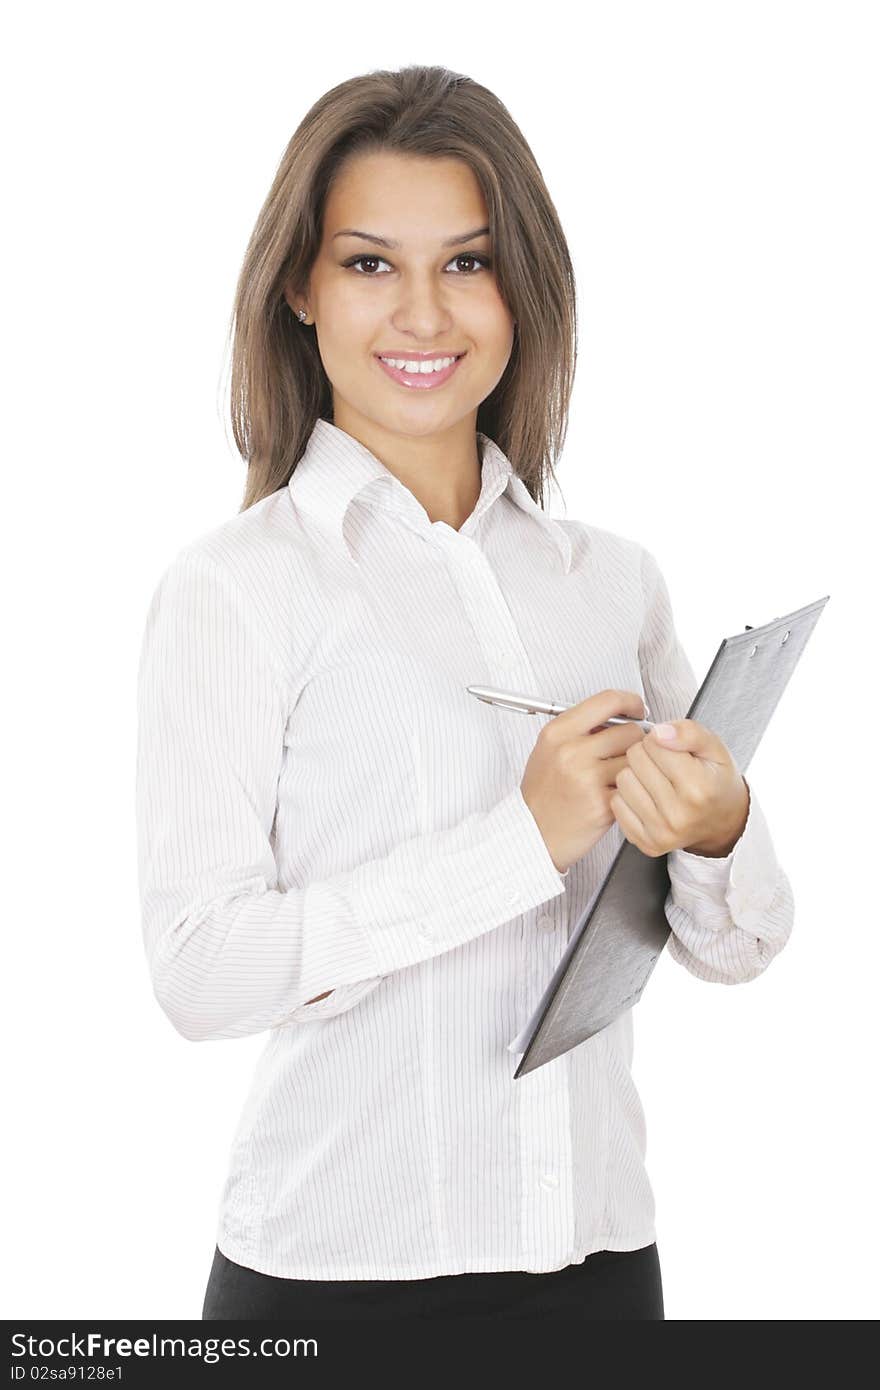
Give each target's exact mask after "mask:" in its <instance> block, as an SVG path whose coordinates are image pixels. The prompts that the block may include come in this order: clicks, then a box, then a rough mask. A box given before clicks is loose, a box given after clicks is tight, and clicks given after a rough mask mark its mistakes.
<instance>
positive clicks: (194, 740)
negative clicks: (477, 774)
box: [136, 550, 567, 1040]
mask: <svg viewBox="0 0 880 1390" xmlns="http://www.w3.org/2000/svg"><path fill="white" fill-rule="evenodd" d="M137 708H138V735H137V770H136V818H137V833H138V869H139V879H140V895H141V915H142V928H143V939H144V946H145V950H146V954H147V959H148V962H149V967H150V971H151V976H152V981H153V987H154V992H155V995H156V998H157V999H158V1001H159V1003H160V1004H161V1006H162V1008H163V1009H164V1010H165V1012H166V1013H167V1015H168V1016H169V1018H170V1019H171V1021H172V1022H173V1024H174V1026H175V1027H176V1028H177V1030H178V1031H179V1032H180V1033H181V1034H182V1035H183V1036H184V1037H187V1038H190V1039H192V1040H208V1039H221V1038H235V1037H241V1036H245V1035H247V1034H252V1033H258V1032H261V1031H263V1030H265V1029H268V1028H273V1027H277V1026H280V1025H282V1024H293V1023H308V1024H311V1023H313V1022H315V1021H318V1020H322V1019H328V1018H332V1017H333V1016H334V1015H336V1014H339V1013H341V1012H343V1011H345V1010H347V1009H350V1008H351V1007H353V1005H354V1004H356V1003H357V1002H358V1001H359V1000H361V999H362V998H363V997H364V996H365V995H366V994H368V993H369V992H370V991H372V990H373V989H375V988H376V987H377V986H378V985H379V984H380V982H381V980H382V979H383V978H384V977H385V976H386V975H388V974H389V973H391V972H392V971H395V970H399V969H403V968H405V967H407V966H410V965H413V964H415V963H417V962H418V961H421V960H425V959H427V958H429V957H431V956H435V955H438V954H440V953H441V952H444V951H448V950H451V949H452V948H453V947H456V946H459V945H462V944H464V943H465V942H467V941H469V940H471V939H473V938H475V937H477V936H479V935H481V934H482V933H484V932H487V931H490V930H492V929H493V928H496V927H499V926H501V925H503V924H504V923H505V922H507V921H509V920H511V919H512V918H514V917H516V916H518V915H519V914H520V913H523V912H527V911H529V910H530V909H531V908H533V907H537V906H538V905H540V904H541V903H543V902H546V901H547V900H548V899H550V898H553V897H556V896H558V895H560V894H562V893H563V892H564V891H565V885H566V878H567V874H561V873H559V871H558V870H557V869H556V866H555V865H554V863H553V860H552V858H551V856H550V854H549V851H548V850H547V847H546V844H545V843H544V840H543V838H542V836H541V833H540V830H539V828H538V825H537V823H536V821H535V819H534V817H533V816H532V813H531V811H530V810H529V807H528V806H527V804H526V802H525V801H524V800H523V797H522V793H521V790H520V788H519V786H516V787H512V788H511V790H510V791H509V792H508V794H507V795H505V796H504V797H503V798H502V799H501V800H499V801H498V802H497V803H496V804H495V805H493V806H490V807H489V808H488V809H486V810H483V811H478V812H474V813H473V814H471V815H469V816H467V817H465V818H464V819H463V820H462V821H460V822H459V823H458V824H457V825H455V826H453V827H452V828H450V829H446V830H442V831H437V832H435V833H430V834H425V835H420V836H414V837H412V838H411V839H407V840H405V841H403V842H402V843H400V844H397V845H395V846H394V847H393V848H392V849H391V850H390V851H389V853H388V854H387V855H385V856H383V857H381V858H376V859H370V860H366V861H365V862H363V863H361V864H359V865H357V866H356V867H355V868H353V869H348V870H346V871H344V872H340V873H338V874H335V875H333V876H332V877H330V878H323V879H321V880H320V881H315V882H308V883H304V884H302V885H300V886H296V887H291V888H288V889H287V890H286V891H280V890H279V887H278V871H277V864H276V860H275V856H274V852H273V848H272V838H271V837H272V829H273V823H274V818H275V812H276V797H277V787H278V778H279V774H280V769H281V764H282V759H283V756H284V751H285V749H284V733H285V728H286V723H287V719H288V715H289V710H288V698H287V694H286V691H285V687H284V681H283V678H282V675H281V670H280V663H278V662H276V660H275V659H274V657H273V655H272V653H271V650H270V649H269V648H268V647H267V644H266V641H265V640H264V636H263V633H262V630H261V629H260V628H259V626H258V624H257V623H256V622H255V620H254V614H253V611H252V610H251V608H250V607H249V605H248V603H247V601H246V599H245V596H244V595H243V594H242V593H241V592H240V591H239V590H238V588H237V584H236V581H235V578H234V576H232V575H230V574H227V573H226V571H225V570H224V569H223V568H222V566H221V565H220V564H219V563H218V562H217V561H215V560H214V559H213V558H211V557H208V556H206V555H205V554H204V553H202V552H201V551H196V550H187V551H183V552H181V554H180V555H179V556H177V557H176V559H175V560H174V561H173V562H172V564H171V565H170V566H169V567H168V569H167V570H166V572H165V574H164V575H163V576H162V578H161V580H160V582H159V585H158V587H157V589H156V591H155V593H154V595H153V598H152V602H151V604H150V607H149V612H148V615H147V622H146V630H145V633H144V637H143V643H142V648H141V658H140V665H139V670H138V692H137ZM328 989H329V990H331V991H332V992H331V993H330V994H329V995H328V996H327V997H326V998H325V999H319V1000H317V1002H315V1003H309V1002H308V1001H309V1000H310V999H312V998H313V997H314V996H316V995H320V994H324V993H326V991H327V990H328Z"/></svg>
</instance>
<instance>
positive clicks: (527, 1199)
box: [136, 420, 793, 1279]
mask: <svg viewBox="0 0 880 1390" xmlns="http://www.w3.org/2000/svg"><path fill="white" fill-rule="evenodd" d="M479 443H480V448H481V460H482V461H481V469H482V483H481V491H480V496H479V500H478V502H477V504H476V507H475V509H474V511H473V512H472V513H471V515H470V516H469V517H468V518H467V520H466V521H465V522H464V524H463V525H462V526H461V527H460V529H458V530H455V529H454V528H452V527H450V526H449V525H447V524H446V523H445V522H442V521H437V522H431V520H430V518H429V517H428V514H427V513H426V511H425V510H424V508H423V507H422V505H421V504H420V503H419V502H418V500H417V499H416V497H415V496H414V494H413V493H412V492H411V491H410V490H409V489H408V488H407V487H406V486H405V485H404V484H403V483H402V482H401V481H400V480H399V479H398V478H397V477H396V476H395V475H394V474H392V473H391V472H390V471H389V470H388V469H387V468H386V467H385V466H384V465H383V464H382V463H381V461H380V460H379V459H378V458H377V457H376V456H375V455H374V454H372V453H371V452H370V451H369V450H368V449H367V448H366V447H365V446H364V445H362V444H361V443H360V442H359V441H357V440H356V439H354V438H353V437H352V436H350V435H348V434H347V433H345V432H344V431H343V430H341V429H339V428H338V427H337V426H335V425H333V424H331V423H329V422H328V421H325V420H319V421H318V422H317V424H316V426H315V428H314V431H313V433H312V435H311V437H310V439H309V442H308V445H307V448H306V451H305V453H304V454H303V457H302V458H301V459H300V461H299V463H298V464H297V466H296V467H295V469H294V471H293V473H292V475H291V478H290V481H289V483H288V484H287V485H286V486H284V487H282V488H280V489H279V490H278V491H276V492H274V493H273V494H272V495H271V496H269V497H266V498H264V499H263V500H262V501H260V502H258V503H256V504H255V505H253V506H251V507H250V508H248V509H247V511H245V512H242V513H240V514H238V515H236V516H235V517H233V518H232V519H230V520H228V521H225V522H224V523H222V524H221V525H219V526H217V527H215V528H214V529H213V530H211V531H208V532H206V533H204V534H203V535H201V536H200V537H198V538H197V539H196V540H194V541H192V542H191V543H189V544H188V545H187V546H185V547H184V548H183V549H182V550H181V551H180V552H179V553H178V554H177V555H175V556H174V558H173V559H172V560H171V561H170V563H169V564H168V566H167V568H166V569H165V570H164V572H163V573H162V574H161V576H160V577H159V580H158V584H157V586H156V588H155V591H154V593H153V596H152V600H151V602H150V605H149V610H148V613H147V617H146V626H145V631H144V635H143V642H142V648H141V656H140V665H139V670H138V682H137V706H138V710H137V714H138V733H137V770H136V811H137V835H138V868H139V882H140V900H141V909H142V912H141V916H142V929H143V940H144V946H145V951H146V957H147V962H148V966H149V971H150V977H151V980H152V986H153V990H154V993H155V996H156V999H157V1001H158V1003H159V1004H160V1006H161V1008H162V1009H163V1010H164V1012H165V1014H166V1015H167V1016H168V1018H169V1020H170V1021H171V1023H172V1025H173V1026H174V1027H175V1029H176V1030H177V1031H178V1032H179V1033H180V1034H182V1036H183V1037H184V1038H187V1039H190V1040H192V1041H212V1040H216V1039H230V1038H239V1037H246V1036H248V1035H251V1034H257V1033H265V1034H267V1038H266V1042H265V1047H264V1048H263V1050H262V1052H261V1054H260V1055H259V1058H258V1061H257V1064H256V1068H255V1072H254V1075H253V1079H252V1083H251V1086H250V1090H249V1093H248V1094H247V1096H246V1097H245V1098H244V1100H243V1105H242V1109H241V1113H240V1116H239V1119H238V1123H237V1127H236V1129H235V1134H234V1138H233V1141H232V1144H231V1149H230V1153H229V1157H228V1171H227V1176H226V1178H225V1181H224V1185H223V1189H222V1192H221V1193H220V1194H218V1196H219V1216H218V1225H217V1244H218V1245H219V1247H220V1249H221V1251H222V1252H223V1253H224V1254H225V1255H226V1256H227V1257H228V1258H229V1259H231V1260H234V1261H235V1262H236V1263H238V1264H242V1265H245V1266H248V1267H249V1268H251V1269H255V1270H259V1271H261V1272H263V1273H265V1274H271V1275H276V1276H281V1277H287V1278H310V1279H414V1278H425V1277H429V1276H433V1275H439V1274H456V1273H462V1272H465V1271H492V1270H527V1271H532V1272H546V1271H549V1270H554V1269H559V1268H561V1267H563V1266H565V1265H567V1264H570V1263H574V1262H577V1261H580V1260H581V1259H583V1258H584V1256H586V1255H588V1254H590V1253H592V1252H593V1251H595V1250H600V1249H610V1250H628V1249H636V1248H638V1247H641V1246H644V1245H648V1244H650V1243H651V1242H652V1241H653V1240H654V1239H655V1238H656V1237H655V1226H654V1197H653V1193H652V1189H651V1185H650V1182H649V1179H648V1175H647V1172H646V1169H645V1164H644V1157H645V1150H646V1131H645V1121H644V1113H643V1109H642V1106H641V1103H640V1100H639V1096H638V1094H637V1091H636V1088H635V1085H634V1082H633V1078H632V1075H631V1063H632V1056H633V1025H632V1012H631V1011H627V1012H626V1013H624V1014H623V1015H622V1016H621V1017H620V1018H619V1019H617V1020H616V1021H615V1022H614V1023H613V1024H611V1025H610V1026H609V1027H607V1028H605V1029H603V1030H602V1031H601V1032H599V1033H598V1034H596V1035H595V1036H594V1037H592V1038H590V1039H588V1040H587V1041H585V1042H583V1043H581V1044H580V1045H579V1046H577V1047H576V1048H573V1049H572V1050H570V1051H569V1052H568V1053H566V1054H564V1055H563V1056H561V1057H559V1058H556V1059H555V1060H554V1061H552V1062H550V1063H547V1064H546V1065H544V1066H541V1067H539V1068H537V1069H536V1070H535V1071H532V1072H529V1073H527V1074H525V1075H524V1076H522V1077H520V1078H518V1079H517V1081H516V1082H515V1083H514V1080H513V1071H514V1069H515V1066H516V1058H515V1057H514V1056H513V1055H512V1054H511V1052H510V1051H509V1050H508V1044H509V1043H510V1041H511V1040H512V1039H513V1038H515V1036H516V1035H517V1034H518V1033H519V1031H520V1030H521V1028H522V1027H523V1025H524V1024H525V1023H526V1021H527V1020H528V1018H529V1017H530V1016H531V1013H532V1011H533V1009H534V1007H535V1006H536V1004H537V1002H538V1000H539V999H540V997H541V995H542V993H543V991H544V988H545V986H546V984H547V982H548V980H549V978H550V976H551V975H552V973H553V971H554V968H555V966H556V964H557V962H558V960H559V958H560V956H561V955H562V953H563V952H564V949H565V946H566V942H567V940H568V933H569V930H570V928H571V926H572V925H573V924H574V923H575V922H576V921H577V919H578V916H579V914H580V912H581V910H582V909H583V907H584V906H585V905H586V903H587V902H588V901H589V899H590V898H591V897H592V896H593V894H594V891H595V889H596V887H597V886H598V884H599V882H600V881H601V879H602V878H603V877H604V874H605V872H606V871H607V869H608V867H609V865H610V864H611V862H612V860H613V858H614V856H615V854H616V852H617V850H618V848H619V846H620V844H621V842H622V832H621V831H620V829H619V827H618V826H616V825H614V826H612V827H611V828H610V829H609V830H608V832H607V833H606V834H605V835H604V836H603V837H602V838H601V839H600V840H599V841H598V842H597V843H596V844H595V845H594V846H593V847H592V848H591V849H590V851H589V852H588V853H587V854H585V855H584V856H583V858H581V859H580V860H578V861H577V862H576V863H574V864H572V865H571V866H570V868H569V869H568V871H567V872H566V873H565V874H561V873H559V872H558V871H557V869H556V867H555V865H554V863H553V861H552V859H551V857H550V854H549V852H548V850H547V847H546V845H545V843H544V840H543V838H542V836H541V833H540V831H539V829H538V826H537V823H536V822H535V820H534V818H533V816H532V814H531V812H530V810H529V808H528V806H527V805H526V803H525V801H524V800H523V797H522V794H521V791H520V785H519V784H520V781H521V778H522V775H523V770H524V767H525V763H526V761H527V759H528V757H529V754H530V752H531V750H532V747H533V746H534V741H535V738H536V736H537V732H538V729H539V728H540V725H541V722H542V720H546V719H547V718H549V717H550V716H540V715H539V716H532V717H527V716H525V715H523V714H521V713H517V712H515V711H512V710H504V709H501V708H498V707H492V706H489V705H487V704H484V703H483V702H481V701H478V700H475V699H474V697H473V696H472V695H470V694H468V692H467V690H466V686H467V685H469V684H481V685H489V686H495V687H501V688H506V689H514V690H524V691H534V692H538V693H546V694H547V695H548V696H550V697H551V698H554V699H556V700H559V701H561V702H563V703H574V702H576V701H580V700H583V699H585V698H586V697H587V696H588V695H590V694H593V693H595V692H597V691H599V690H602V689H606V688H617V689H627V690H635V691H638V692H639V693H640V694H642V695H643V696H644V698H645V699H646V700H647V702H648V705H649V707H650V711H651V716H652V718H654V719H655V720H658V721H659V720H663V719H667V718H672V719H675V718H683V717H684V716H686V714H687V710H688V708H689V706H690V704H691V701H692V699H693V697H694V695H695V693H696V689H697V682H696V679H695V676H694V673H693V671H692V669H691V666H690V664H689V662H688V659H687V657H686V655H685V652H684V651H683V649H682V647H681V645H680V643H679V641H678V639H677V637H676V633H675V629H674V624H673V617H672V610H671V605H670V598H669V593H668V590H667V586H666V584H665V582H664V579H663V577H662V574H661V572H660V569H659V568H658V565H657V562H656V560H655V558H654V556H653V555H652V554H651V553H650V552H649V551H647V550H646V549H645V548H644V547H642V546H641V545H640V544H638V543H637V542H636V541H634V540H631V539H629V538H626V537H623V536H619V535H617V534H615V533H613V532H610V531H607V530H603V529H601V528H599V527H596V526H592V525H588V524H586V523H584V522H581V521H576V520H570V519H557V518H553V517H551V516H550V515H548V514H547V513H546V512H544V511H543V510H542V508H541V507H540V506H539V505H538V504H537V503H536V502H535V501H534V500H533V499H532V497H531V495H530V494H529V492H528V489H527V488H526V486H525V484H524V483H523V482H522V480H521V479H520V478H519V477H518V476H517V474H516V473H515V471H514V470H513V468H512V466H511V464H510V462H509V460H508V459H507V458H506V456H505V455H504V453H503V452H502V450H501V449H500V448H499V447H498V446H497V444H495V442H494V441H493V440H491V439H489V438H488V437H487V436H485V435H480V436H479ZM750 791H751V802H750V808H749V816H748V821H747V823H746V826H745V829H744V831H743V833H742V835H741V837H740V839H739V840H738V841H737V843H736V845H735V846H734V848H733V849H732V850H731V852H730V854H729V855H728V856H727V857H726V858H724V859H721V858H719V859H711V858H704V857H701V856H699V855H696V854H690V853H688V852H685V851H682V850H677V851H674V852H672V853H671V854H670V855H669V856H668V866H669V872H670V885H671V886H670V892H669V895H668V898H667V902H666V913H667V917H668V920H669V923H670V927H671V935H670V937H669V939H668V943H667V949H668V951H669V953H670V955H672V956H673V957H674V959H675V960H676V961H677V962H679V963H680V964H681V965H682V966H684V967H685V969H687V970H688V971H690V972H691V973H692V974H693V975H694V976H696V977H698V978H699V979H701V980H706V981H716V982H724V983H729V984H734V983H737V982H740V981H746V980H751V979H753V978H754V977H755V976H756V975H758V974H759V973H760V972H761V971H763V970H764V969H766V967H767V965H768V964H769V962H770V961H771V960H772V959H773V957H774V955H776V953H777V952H778V951H779V950H780V949H781V948H782V946H783V945H784V944H785V942H786V940H787V938H788V936H789V933H790V931H791V927H792V921H793V900H792V893H791V886H790V884H789V881H788V879H787V877H786V875H785V873H784V871H783V870H782V869H781V867H780V865H779V863H778V862H777V859H776V855H775V852H774V848H773V844H772V841H771V839H770V835H769V831H768V827H767V824H766V822H765V820H764V816H763V814H762V811H761V808H760V805H759V803H758V801H757V799H756V797H755V792H754V787H752V786H751V784H750ZM328 991H329V993H328ZM319 995H325V996H326V997H324V998H322V999H318V1000H317V1002H311V1003H310V1002H309V1001H310V1000H313V999H317V996H319Z"/></svg>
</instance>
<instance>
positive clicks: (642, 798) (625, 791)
mask: <svg viewBox="0 0 880 1390" xmlns="http://www.w3.org/2000/svg"><path fill="white" fill-rule="evenodd" d="M617 793H618V795H619V796H621V797H623V800H624V803H625V804H626V807H627V809H628V810H629V811H630V812H631V813H632V814H633V815H634V816H636V817H637V818H638V821H639V824H640V826H641V827H642V829H641V834H642V835H644V836H648V835H649V836H651V838H652V839H659V838H660V836H661V833H662V826H661V823H660V816H659V812H658V809H657V804H656V802H655V801H654V798H653V797H652V796H651V793H650V792H649V791H648V789H647V787H645V785H644V784H643V782H642V781H641V780H640V778H639V775H638V773H637V772H636V771H635V769H634V768H632V767H629V766H627V767H624V768H621V770H620V772H619V773H618V774H617Z"/></svg>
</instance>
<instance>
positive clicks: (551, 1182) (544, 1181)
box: [538, 1173, 559, 1192]
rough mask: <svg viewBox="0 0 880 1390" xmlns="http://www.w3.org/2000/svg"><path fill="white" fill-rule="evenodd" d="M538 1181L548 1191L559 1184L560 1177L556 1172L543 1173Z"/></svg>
mask: <svg viewBox="0 0 880 1390" xmlns="http://www.w3.org/2000/svg"><path fill="white" fill-rule="evenodd" d="M538 1182H539V1183H540V1184H541V1186H542V1187H543V1188H544V1189H545V1191H547V1192H551V1191H552V1190H553V1188H554V1187H558V1186H559V1179H558V1178H557V1176H556V1174H555V1173H542V1174H541V1176H540V1177H539V1179H538Z"/></svg>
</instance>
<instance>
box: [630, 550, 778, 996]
mask: <svg viewBox="0 0 880 1390" xmlns="http://www.w3.org/2000/svg"><path fill="white" fill-rule="evenodd" d="M642 582H643V590H644V596H645V616H644V620H643V624H642V631H641V636H640V640H639V665H640V668H641V672H642V681H643V684H644V688H645V697H646V699H647V701H648V703H649V706H650V709H651V716H652V718H653V719H654V720H656V721H658V722H660V721H662V720H664V719H684V718H686V717H687V712H688V710H689V709H690V706H691V703H692V701H693V699H694V696H695V695H696V692H697V689H698V684H697V679H696V676H695V675H694V672H693V670H692V669H691V665H690V662H689V661H688V658H687V655H686V653H685V651H684V649H683V648H682V646H681V643H680V642H679V640H678V637H677V635H676V632H675V625H674V621H673V614H672V607H671V603H670V599H669V591H668V589H667V585H666V582H665V580H664V578H663V575H662V574H661V572H660V569H659V567H658V565H657V561H656V560H655V558H654V556H653V555H652V554H651V553H650V552H649V551H647V550H643V551H642ZM747 786H748V790H749V810H748V816H747V819H746V822H745V826H744V827H743V830H742V834H741V835H740V837H739V839H738V840H737V841H736V843H735V844H734V845H733V847H732V849H731V850H730V851H729V853H728V854H726V855H724V856H723V857H721V856H718V857H712V856H711V855H708V854H705V855H704V854H697V853H694V852H691V851H688V850H683V849H678V850H672V851H671V852H670V853H669V854H668V855H667V868H668V870H669V881H670V892H669V895H668V896H667V899H666V916H667V920H668V921H669V925H670V928H671V933H672V934H671V935H670V937H669V942H668V949H669V954H670V955H671V956H672V958H673V960H676V961H678V962H679V964H681V965H683V966H685V968H686V969H687V970H689V971H690V972H691V974H692V975H696V976H698V977H699V978H700V979H703V980H710V981H713V982H717V983H723V984H737V983H741V982H743V981H745V980H752V979H754V978H755V976H756V975H760V974H761V972H762V971H763V970H765V969H766V968H767V966H768V965H769V964H770V961H771V960H772V959H773V957H774V956H775V955H777V954H778V953H779V951H781V949H782V947H783V946H784V945H785V943H786V941H787V940H788V938H789V936H790V934H791V929H792V925H793V923H794V899H793V894H792V890H791V884H790V882H789V880H788V878H787V876H786V874H785V872H784V871H783V869H782V868H781V867H780V865H779V863H778V861H777V858H776V853H775V850H774V846H773V842H772V840H771V838H770V832H769V829H768V827H767V823H766V821H765V819H764V815H763V812H762V811H761V808H760V806H759V804H758V800H757V797H756V796H755V793H754V790H753V788H752V787H751V785H750V784H748V783H747Z"/></svg>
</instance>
